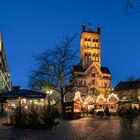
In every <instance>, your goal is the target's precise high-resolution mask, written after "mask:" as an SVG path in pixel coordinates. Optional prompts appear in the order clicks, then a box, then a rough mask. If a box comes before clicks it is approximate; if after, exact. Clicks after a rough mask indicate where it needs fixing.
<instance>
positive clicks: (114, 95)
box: [107, 93, 119, 102]
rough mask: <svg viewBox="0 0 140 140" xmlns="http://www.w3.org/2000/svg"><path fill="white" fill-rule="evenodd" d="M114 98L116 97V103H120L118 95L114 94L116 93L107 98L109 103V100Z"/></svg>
mask: <svg viewBox="0 0 140 140" xmlns="http://www.w3.org/2000/svg"><path fill="white" fill-rule="evenodd" d="M112 97H114V98H115V99H116V102H118V101H119V98H118V97H117V95H116V94H114V93H111V94H110V95H109V96H108V98H107V102H109V100H110V99H111V98H112Z"/></svg>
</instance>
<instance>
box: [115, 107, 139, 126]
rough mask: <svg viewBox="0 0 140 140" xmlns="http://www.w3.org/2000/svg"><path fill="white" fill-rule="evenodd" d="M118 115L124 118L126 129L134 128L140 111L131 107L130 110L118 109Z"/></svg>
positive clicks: (123, 122)
mask: <svg viewBox="0 0 140 140" xmlns="http://www.w3.org/2000/svg"><path fill="white" fill-rule="evenodd" d="M118 114H119V116H120V117H121V118H122V119H121V120H122V123H121V124H122V125H123V127H124V128H132V127H133V121H134V119H135V118H136V117H137V115H139V114H140V110H138V109H137V107H134V108H132V107H131V106H129V108H126V107H121V108H119V109H118Z"/></svg>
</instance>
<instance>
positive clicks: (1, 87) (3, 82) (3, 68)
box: [0, 32, 11, 92]
mask: <svg viewBox="0 0 140 140" xmlns="http://www.w3.org/2000/svg"><path fill="white" fill-rule="evenodd" d="M6 90H11V80H10V73H9V70H8V64H7V60H6V54H5V51H4V46H3V40H2V35H1V32H0V92H3V91H6Z"/></svg>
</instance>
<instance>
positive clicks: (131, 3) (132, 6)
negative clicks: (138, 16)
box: [125, 0, 140, 15]
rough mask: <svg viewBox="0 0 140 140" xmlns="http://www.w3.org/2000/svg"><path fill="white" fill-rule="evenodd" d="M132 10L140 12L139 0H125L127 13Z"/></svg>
mask: <svg viewBox="0 0 140 140" xmlns="http://www.w3.org/2000/svg"><path fill="white" fill-rule="evenodd" d="M131 10H134V11H136V12H137V13H140V3H139V1H138V0H125V14H126V15H128V14H129V13H130V11H131Z"/></svg>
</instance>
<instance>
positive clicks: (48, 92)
mask: <svg viewBox="0 0 140 140" xmlns="http://www.w3.org/2000/svg"><path fill="white" fill-rule="evenodd" d="M47 94H48V106H50V95H51V94H52V90H47Z"/></svg>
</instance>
